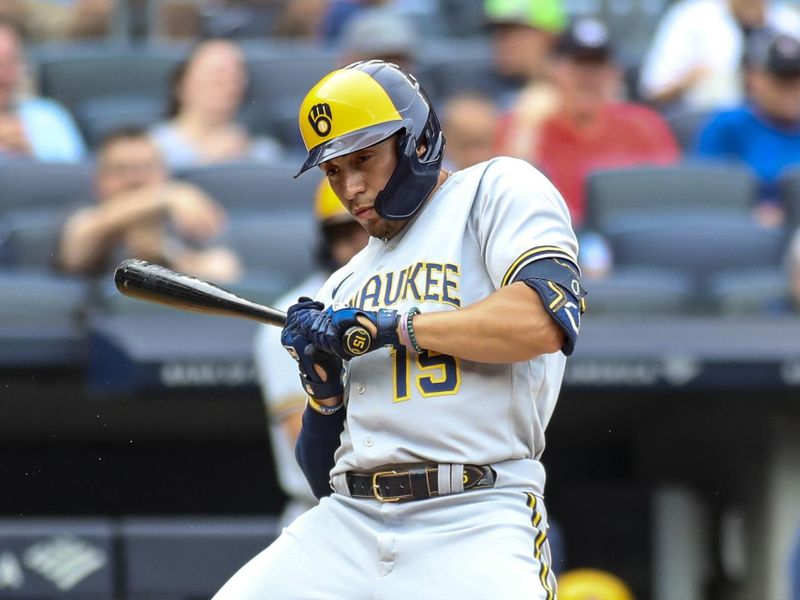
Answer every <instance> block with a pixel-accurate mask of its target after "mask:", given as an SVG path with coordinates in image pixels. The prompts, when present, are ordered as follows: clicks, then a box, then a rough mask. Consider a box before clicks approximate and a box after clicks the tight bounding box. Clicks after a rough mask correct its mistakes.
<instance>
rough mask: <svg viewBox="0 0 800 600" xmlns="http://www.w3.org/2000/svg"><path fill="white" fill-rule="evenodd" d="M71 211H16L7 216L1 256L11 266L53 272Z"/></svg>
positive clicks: (1, 244)
mask: <svg viewBox="0 0 800 600" xmlns="http://www.w3.org/2000/svg"><path fill="white" fill-rule="evenodd" d="M68 212H69V210H68V209H67V210H65V209H50V210H47V209H39V210H16V211H12V212H9V213H7V214H6V216H5V219H4V220H5V232H4V240H3V241H2V243H0V247H2V252H0V256H2V257H3V260H4V261H5V262H6V264H8V265H12V266H14V267H23V268H28V269H37V270H40V271H43V272H46V271H50V270H51V269H53V267H54V266H55V261H56V255H57V252H58V242H59V239H60V236H61V228H62V226H63V223H64V220H65V219H66V216H67V214H68Z"/></svg>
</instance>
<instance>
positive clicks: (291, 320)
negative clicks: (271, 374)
mask: <svg viewBox="0 0 800 600" xmlns="http://www.w3.org/2000/svg"><path fill="white" fill-rule="evenodd" d="M321 308H323V304H322V303H321V302H314V301H313V300H311V299H310V298H300V301H299V302H298V303H297V304H294V305H293V306H291V307H290V308H289V310H288V312H287V318H286V326H285V327H284V328H283V331H282V332H281V343H282V344H283V347H284V348H286V351H287V352H288V353H289V354H290V355H291V357H292V358H294V359H295V361H297V366H298V369H299V370H300V381H301V383H302V386H303V389H304V390H305V392H306V393H307V394H308V395H309V396H311V397H312V398H314V399H315V400H320V399H325V398H334V397H336V396H341V395H342V394H343V393H344V386H343V384H342V359H341V358H339V357H338V356H336V355H334V354H330V353H328V352H323V351H322V350H320V349H319V348H317V347H316V346H314V344H312V343H311V341H310V340H309V339H308V338H306V337H304V336H303V335H302V334H300V333H299V332H298V331H296V329H295V327H296V325H297V323H296V316H297V312H298V311H300V310H301V309H312V310H320V309H321Z"/></svg>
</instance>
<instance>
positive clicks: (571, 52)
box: [555, 19, 613, 62]
mask: <svg viewBox="0 0 800 600" xmlns="http://www.w3.org/2000/svg"><path fill="white" fill-rule="evenodd" d="M555 53H556V54H557V55H559V56H566V57H569V58H572V59H574V60H579V61H586V62H606V61H609V60H611V59H612V58H613V49H612V47H611V38H610V36H609V33H608V28H607V27H606V26H605V25H604V24H603V23H602V22H601V21H598V20H597V19H579V20H576V21H574V22H573V23H571V24H570V26H569V27H568V28H567V30H566V31H564V33H562V34H561V36H560V37H559V38H558V42H557V43H556V47H555Z"/></svg>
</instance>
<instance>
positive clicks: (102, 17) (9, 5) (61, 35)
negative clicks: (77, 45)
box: [0, 0, 114, 42]
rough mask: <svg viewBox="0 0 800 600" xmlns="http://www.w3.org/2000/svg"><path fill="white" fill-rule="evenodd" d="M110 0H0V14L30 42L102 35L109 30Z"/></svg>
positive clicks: (111, 4)
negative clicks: (16, 26) (15, 26)
mask: <svg viewBox="0 0 800 600" xmlns="http://www.w3.org/2000/svg"><path fill="white" fill-rule="evenodd" d="M113 11H114V2H113V0H3V2H0V16H3V17H5V18H8V19H10V20H12V21H13V22H14V23H16V24H17V25H18V26H19V27H20V29H21V31H22V33H23V34H24V36H25V38H26V39H27V40H28V41H31V42H45V41H55V40H66V39H78V38H83V39H85V38H102V37H105V36H106V35H108V33H109V31H110V29H111V17H112V14H113Z"/></svg>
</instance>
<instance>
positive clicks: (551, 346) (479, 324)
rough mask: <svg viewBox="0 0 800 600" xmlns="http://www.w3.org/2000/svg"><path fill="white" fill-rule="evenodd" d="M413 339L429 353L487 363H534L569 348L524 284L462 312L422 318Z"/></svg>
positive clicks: (417, 324)
mask: <svg viewBox="0 0 800 600" xmlns="http://www.w3.org/2000/svg"><path fill="white" fill-rule="evenodd" d="M414 333H415V335H416V338H417V342H418V343H419V345H420V346H421V347H422V348H424V349H426V350H435V351H436V352H441V353H443V354H449V355H451V356H455V357H457V358H463V359H465V360H471V361H475V362H483V363H511V362H521V361H525V360H530V359H532V358H534V357H536V356H539V355H541V354H550V353H552V352H557V351H558V350H560V349H561V347H562V345H563V343H564V334H563V332H562V331H561V329H560V328H559V327H558V325H557V324H556V323H555V321H554V320H553V319H552V318H551V317H550V316H549V315H548V314H547V312H546V311H545V309H544V307H543V306H542V303H541V300H540V299H539V296H538V295H537V294H536V292H534V291H533V290H531V289H530V288H528V287H527V286H526V285H525V284H524V283H514V284H512V285H510V286H507V287H504V288H502V289H500V290H498V291H497V292H495V293H493V294H492V295H490V296H489V297H487V298H486V299H484V300H482V301H480V302H477V303H475V304H473V305H470V306H468V307H466V308H463V309H461V310H456V311H446V312H431V313H424V314H420V315H417V316H416V317H414Z"/></svg>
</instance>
